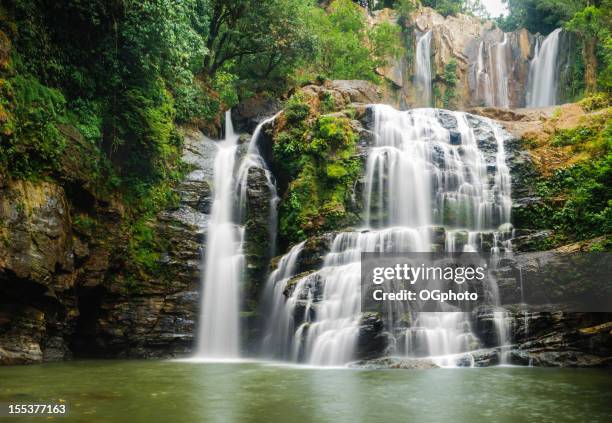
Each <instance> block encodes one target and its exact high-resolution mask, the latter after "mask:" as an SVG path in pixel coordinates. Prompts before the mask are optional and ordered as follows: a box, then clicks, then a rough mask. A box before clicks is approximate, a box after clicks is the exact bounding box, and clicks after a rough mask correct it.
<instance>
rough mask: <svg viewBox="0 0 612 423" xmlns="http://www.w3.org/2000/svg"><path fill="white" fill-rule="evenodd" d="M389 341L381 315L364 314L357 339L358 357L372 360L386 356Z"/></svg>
mask: <svg viewBox="0 0 612 423" xmlns="http://www.w3.org/2000/svg"><path fill="white" fill-rule="evenodd" d="M387 346H388V339H387V336H386V334H385V333H384V323H383V320H382V318H381V316H380V313H372V312H368V313H363V314H362V315H361V321H360V325H359V336H358V337H357V346H356V356H357V357H359V358H360V359H371V358H374V357H380V356H381V355H383V354H384V352H385V350H386V349H387Z"/></svg>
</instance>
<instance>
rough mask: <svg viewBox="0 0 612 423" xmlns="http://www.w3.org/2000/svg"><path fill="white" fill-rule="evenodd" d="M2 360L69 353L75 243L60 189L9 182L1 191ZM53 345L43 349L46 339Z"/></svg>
mask: <svg viewBox="0 0 612 423" xmlns="http://www.w3.org/2000/svg"><path fill="white" fill-rule="evenodd" d="M0 222H1V226H0V238H2V242H0V363H2V364H11V363H30V362H36V361H41V360H42V359H43V355H47V353H48V354H49V357H50V358H55V357H58V358H64V357H66V356H68V357H69V353H68V352H67V351H66V350H67V347H66V342H67V341H66V340H65V339H61V338H59V339H58V337H57V336H58V333H61V332H63V333H67V334H70V333H71V332H72V331H73V330H74V326H75V322H76V320H75V315H76V313H75V308H76V307H75V303H74V299H73V298H70V294H71V291H72V290H73V289H74V285H75V279H76V278H75V274H74V270H75V248H77V246H76V245H75V243H74V242H73V234H72V230H71V222H70V215H69V207H68V203H67V200H66V197H65V193H64V191H63V189H62V188H60V187H59V186H57V185H54V184H51V183H47V182H40V183H38V184H34V183H31V182H24V181H19V182H8V183H7V184H6V185H5V186H4V187H2V188H1V194H0ZM47 343H49V344H52V349H53V351H51V348H50V349H49V350H45V346H46V344H47Z"/></svg>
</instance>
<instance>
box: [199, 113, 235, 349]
mask: <svg viewBox="0 0 612 423" xmlns="http://www.w3.org/2000/svg"><path fill="white" fill-rule="evenodd" d="M237 141H238V136H237V135H236V134H235V133H234V128H233V126H232V119H231V114H230V112H229V111H228V112H226V114H225V139H224V140H223V141H221V142H219V143H218V147H219V150H218V152H217V156H216V157H215V165H214V172H215V173H214V186H213V190H214V200H213V204H212V212H211V217H210V222H209V224H208V235H207V240H206V245H207V247H206V251H207V253H206V257H205V259H204V263H205V264H204V266H205V267H204V275H203V278H202V286H203V289H202V296H201V301H200V303H201V312H200V327H199V335H198V349H197V356H199V357H203V358H217V359H218V358H235V357H238V355H239V338H240V335H239V334H240V327H239V312H240V282H241V280H242V273H243V270H244V269H243V268H244V256H243V254H242V243H243V239H244V230H243V229H242V228H241V227H239V226H238V225H236V223H235V222H234V193H235V191H234V176H233V172H234V164H235V161H236V149H237Z"/></svg>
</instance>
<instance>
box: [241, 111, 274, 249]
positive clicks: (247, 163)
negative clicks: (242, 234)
mask: <svg viewBox="0 0 612 423" xmlns="http://www.w3.org/2000/svg"><path fill="white" fill-rule="evenodd" d="M279 114H280V112H279V113H277V114H276V115H274V116H272V117H270V118H267V119H264V120H263V121H262V122H260V123H259V124H258V125H257V127H256V128H255V131H253V136H252V137H251V141H250V142H249V145H248V148H247V152H246V156H245V157H244V158H243V159H242V162H241V164H240V168H239V169H238V173H237V177H236V180H237V188H236V190H237V192H238V193H239V201H238V204H239V210H238V216H239V219H240V221H241V222H244V220H245V219H246V212H247V210H246V203H247V198H246V197H247V188H248V185H247V183H248V178H249V171H250V170H251V169H253V168H259V169H262V170H263V171H264V175H265V177H266V185H267V187H268V191H269V192H270V216H269V217H268V233H269V235H270V240H271V242H270V256H271V257H272V256H274V254H275V253H276V232H277V222H278V218H277V206H278V203H279V201H280V198H279V197H278V192H277V190H276V184H275V181H274V177H273V175H272V172H271V171H270V169H268V165H267V163H266V161H265V160H264V159H263V157H262V156H261V151H260V149H259V138H260V136H261V131H262V130H263V128H264V127H265V126H266V125H268V124H270V123H272V122H274V121H275V120H276V118H277V117H278V115H279Z"/></svg>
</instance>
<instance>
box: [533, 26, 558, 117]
mask: <svg viewBox="0 0 612 423" xmlns="http://www.w3.org/2000/svg"><path fill="white" fill-rule="evenodd" d="M560 34H561V28H557V29H555V30H554V31H553V32H551V33H550V34H549V35H548V36H547V37H546V38H545V39H544V41H543V42H542V43H540V40H538V41H537V44H536V48H535V55H534V57H533V59H532V60H531V63H530V65H529V79H528V83H527V107H545V106H554V105H555V104H557V80H558V77H559V75H558V72H557V62H558V60H557V58H558V56H559V36H560Z"/></svg>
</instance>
